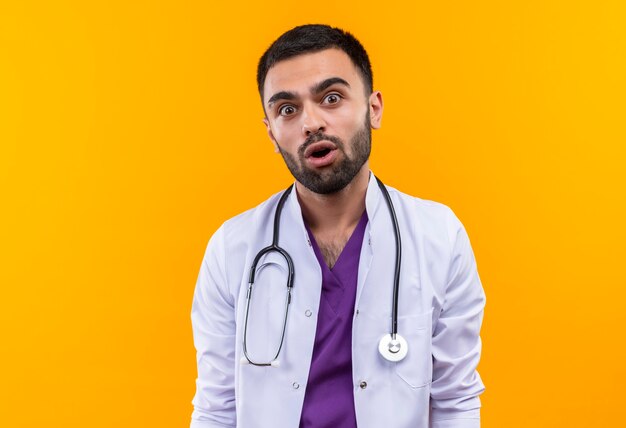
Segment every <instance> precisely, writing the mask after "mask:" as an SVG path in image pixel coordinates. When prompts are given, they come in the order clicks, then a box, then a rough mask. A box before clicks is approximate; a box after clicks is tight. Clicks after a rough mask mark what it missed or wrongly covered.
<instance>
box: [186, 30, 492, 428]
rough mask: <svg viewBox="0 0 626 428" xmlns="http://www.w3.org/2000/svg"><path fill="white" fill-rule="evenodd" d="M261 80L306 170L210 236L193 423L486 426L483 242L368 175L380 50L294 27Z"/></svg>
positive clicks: (295, 160)
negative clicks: (477, 257)
mask: <svg viewBox="0 0 626 428" xmlns="http://www.w3.org/2000/svg"><path fill="white" fill-rule="evenodd" d="M257 82H258V87H259V92H260V94H261V100H262V102H263V108H264V110H265V114H266V117H265V120H264V122H265V125H266V127H267V132H268V134H269V138H270V140H271V141H272V143H273V145H274V147H275V150H276V151H277V152H279V153H280V154H281V155H282V156H283V158H284V160H285V163H286V164H287V167H288V168H289V170H290V171H291V173H292V174H293V176H294V178H295V180H296V182H295V185H294V186H293V188H291V187H290V189H289V190H288V191H286V192H281V193H279V194H277V195H274V196H273V197H271V198H270V199H268V200H267V201H266V202H264V203H263V204H261V205H259V206H258V207H256V208H254V209H252V210H250V211H247V212H245V213H243V214H241V215H239V216H237V217H235V218H233V219H231V220H229V221H227V222H226V223H224V224H223V225H222V227H221V228H220V229H219V230H218V231H217V232H216V233H215V234H214V236H213V237H212V238H211V240H210V242H209V245H208V248H207V251H206V254H205V257H204V261H203V263H202V267H201V270H200V275H199V278H198V282H197V285H196V291H195V296H194V301H193V308H192V322H193V329H194V340H195V345H196V349H197V361H198V379H197V392H196V396H195V398H194V400H193V404H194V406H195V410H194V412H193V415H192V422H191V427H192V428H201V427H204V428H209V427H235V426H236V427H239V428H249V427H272V428H293V427H296V426H300V427H316V428H320V427H329V428H330V427H332V428H342V427H356V426H359V427H365V428H367V427H372V428H380V427H390V428H404V427H412V428H415V427H424V428H426V427H433V428H453V427H454V428H475V427H479V426H480V400H479V398H478V395H479V394H480V393H481V392H482V391H483V389H484V387H483V384H482V382H481V380H480V377H479V375H478V373H477V372H476V366H477V364H478V361H479V358H480V350H481V342H480V337H479V331H480V326H481V322H482V315H483V307H484V303H485V297H484V293H483V289H482V286H481V283H480V279H479V277H478V274H477V271H476V264H475V261H474V256H473V253H472V250H471V247H470V243H469V239H468V237H467V234H466V233H465V230H464V228H463V226H462V224H461V223H460V222H459V220H458V219H457V218H456V216H455V215H454V214H453V213H452V211H451V210H450V209H449V208H447V207H445V206H444V205H441V204H439V203H436V202H431V201H425V200H421V199H418V198H414V197H411V196H407V195H405V194H402V193H400V192H399V191H397V190H395V189H392V188H387V187H385V186H383V185H382V183H379V182H378V181H377V179H376V177H375V176H374V175H373V174H372V173H371V172H370V170H369V165H368V159H369V154H370V148H371V129H372V128H374V129H376V128H378V127H380V123H381V117H382V113H383V99H382V95H381V93H380V92H378V91H373V85H372V72H371V66H370V63H369V59H368V56H367V53H366V52H365V50H364V49H363V47H362V46H361V44H360V43H359V42H358V41H357V40H356V39H355V38H354V37H353V36H352V35H350V34H348V33H346V32H344V31H342V30H340V29H336V28H331V27H328V26H323V25H306V26H301V27H296V28H294V29H292V30H290V31H288V32H287V33H285V34H283V35H282V36H281V37H280V38H279V39H277V40H276V41H275V42H274V43H273V44H272V45H271V46H270V48H269V49H268V50H267V51H266V52H265V54H264V55H263V57H262V58H261V60H260V62H259V67H258V74H257ZM270 245H273V247H271V248H270V249H266V250H264V248H266V247H268V246H270ZM400 252H401V253H400ZM400 256H401V257H400ZM250 284H252V285H250ZM396 284H397V285H396ZM394 296H395V297H394Z"/></svg>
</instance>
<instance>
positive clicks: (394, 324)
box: [376, 177, 402, 340]
mask: <svg viewBox="0 0 626 428" xmlns="http://www.w3.org/2000/svg"><path fill="white" fill-rule="evenodd" d="M376 181H377V182H378V187H380V190H381V191H382V192H383V195H384V196H385V201H386V202H387V207H388V208H389V213H390V215H391V222H392V223H393V234H394V235H395V239H396V266H395V269H394V274H393V302H392V306H391V338H392V339H393V340H395V339H396V335H397V334H398V297H399V296H400V266H401V262H402V242H401V241H400V227H399V226H398V217H396V210H395V209H394V208H393V203H392V202H391V196H389V192H388V191H387V188H386V187H385V185H384V184H383V182H382V181H380V180H379V179H378V177H376Z"/></svg>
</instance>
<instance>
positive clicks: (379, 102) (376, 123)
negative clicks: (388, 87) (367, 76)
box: [369, 91, 383, 129]
mask: <svg viewBox="0 0 626 428" xmlns="http://www.w3.org/2000/svg"><path fill="white" fill-rule="evenodd" d="M369 109H370V123H371V126H372V129H378V128H380V126H381V121H382V120H383V94H381V93H380V91H374V92H372V94H371V95H370V99H369Z"/></svg>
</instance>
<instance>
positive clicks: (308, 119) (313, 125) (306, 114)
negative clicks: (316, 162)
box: [302, 106, 326, 137]
mask: <svg viewBox="0 0 626 428" xmlns="http://www.w3.org/2000/svg"><path fill="white" fill-rule="evenodd" d="M325 128H326V123H325V122H324V119H323V117H322V115H321V114H320V112H319V111H317V109H316V108H315V107H314V106H308V107H307V106H305V107H304V111H303V121H302V133H303V134H304V135H305V136H307V137H308V136H309V135H310V134H315V133H317V132H322V131H324V129H325Z"/></svg>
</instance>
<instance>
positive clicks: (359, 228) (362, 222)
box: [303, 210, 367, 282]
mask: <svg viewBox="0 0 626 428" xmlns="http://www.w3.org/2000/svg"><path fill="white" fill-rule="evenodd" d="M303 220H304V219H303ZM366 225H367V210H363V214H361V218H360V219H359V222H358V223H357V225H356V227H355V228H354V230H353V231H352V234H351V235H350V238H348V241H347V242H346V245H344V247H343V249H342V250H341V253H340V254H339V256H338V257H337V260H335V264H334V265H333V267H332V268H331V267H329V266H328V264H326V260H324V256H323V255H322V251H321V250H320V247H319V245H318V244H317V241H316V240H315V236H313V232H312V231H311V229H310V228H309V225H308V224H307V223H306V221H305V222H304V227H306V231H307V233H308V234H309V239H310V240H311V245H312V246H313V250H314V251H315V256H316V257H317V260H318V262H319V263H320V266H321V267H322V269H323V270H325V271H328V272H329V273H331V274H332V275H333V276H335V273H334V272H333V271H334V270H335V269H336V268H338V266H339V268H340V267H341V266H342V265H343V263H344V262H343V260H344V259H345V257H346V256H344V254H346V253H351V252H357V253H360V247H361V246H360V245H359V248H358V249H356V248H355V249H353V247H354V246H355V245H356V242H355V241H357V240H358V241H360V243H362V242H363V240H362V239H358V238H359V235H360V236H361V237H362V236H363V234H364V232H365V226H366ZM339 270H340V269H339ZM340 282H341V281H340Z"/></svg>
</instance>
